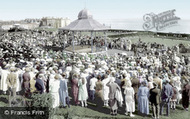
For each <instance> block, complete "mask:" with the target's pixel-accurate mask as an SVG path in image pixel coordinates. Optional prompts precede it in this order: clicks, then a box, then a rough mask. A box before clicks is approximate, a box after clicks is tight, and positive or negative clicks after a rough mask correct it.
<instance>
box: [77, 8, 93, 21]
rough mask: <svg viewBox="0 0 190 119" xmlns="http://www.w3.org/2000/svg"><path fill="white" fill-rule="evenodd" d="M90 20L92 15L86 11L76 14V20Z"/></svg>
mask: <svg viewBox="0 0 190 119" xmlns="http://www.w3.org/2000/svg"><path fill="white" fill-rule="evenodd" d="M89 18H92V15H91V14H90V12H89V11H88V10H87V9H83V10H81V11H80V12H79V14H78V19H89Z"/></svg>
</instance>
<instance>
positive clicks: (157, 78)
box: [153, 76, 162, 89]
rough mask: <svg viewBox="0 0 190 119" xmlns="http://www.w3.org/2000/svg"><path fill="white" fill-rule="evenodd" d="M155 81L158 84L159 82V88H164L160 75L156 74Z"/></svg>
mask: <svg viewBox="0 0 190 119" xmlns="http://www.w3.org/2000/svg"><path fill="white" fill-rule="evenodd" d="M153 82H155V83H156V84H158V88H159V89H162V79H160V78H159V77H158V76H156V77H155V78H154V79H153Z"/></svg>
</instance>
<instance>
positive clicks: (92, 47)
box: [91, 31, 93, 53]
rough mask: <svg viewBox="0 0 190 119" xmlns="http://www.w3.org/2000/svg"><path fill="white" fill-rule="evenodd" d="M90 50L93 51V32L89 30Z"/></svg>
mask: <svg viewBox="0 0 190 119" xmlns="http://www.w3.org/2000/svg"><path fill="white" fill-rule="evenodd" d="M91 52H92V53H93V32H92V31H91Z"/></svg>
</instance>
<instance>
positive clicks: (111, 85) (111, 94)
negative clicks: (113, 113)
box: [106, 82, 121, 110]
mask: <svg viewBox="0 0 190 119" xmlns="http://www.w3.org/2000/svg"><path fill="white" fill-rule="evenodd" d="M106 85H107V86H108V87H109V95H108V97H109V102H110V103H109V104H110V107H111V110H117V109H118V106H117V100H116V98H115V94H116V90H117V89H118V90H121V89H120V87H119V86H118V85H117V83H114V82H113V83H108V84H106Z"/></svg>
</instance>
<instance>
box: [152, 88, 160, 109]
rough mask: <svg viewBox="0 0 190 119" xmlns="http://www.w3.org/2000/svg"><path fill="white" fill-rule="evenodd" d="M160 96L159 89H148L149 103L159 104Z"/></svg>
mask: <svg viewBox="0 0 190 119" xmlns="http://www.w3.org/2000/svg"><path fill="white" fill-rule="evenodd" d="M160 94H161V91H160V89H158V88H152V89H150V97H149V101H150V102H151V103H152V104H155V105H158V104H160Z"/></svg>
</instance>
